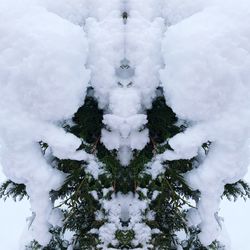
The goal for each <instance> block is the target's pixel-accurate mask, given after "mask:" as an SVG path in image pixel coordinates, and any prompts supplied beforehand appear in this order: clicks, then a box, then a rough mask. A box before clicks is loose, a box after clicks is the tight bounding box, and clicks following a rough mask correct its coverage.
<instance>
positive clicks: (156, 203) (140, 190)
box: [0, 90, 250, 250]
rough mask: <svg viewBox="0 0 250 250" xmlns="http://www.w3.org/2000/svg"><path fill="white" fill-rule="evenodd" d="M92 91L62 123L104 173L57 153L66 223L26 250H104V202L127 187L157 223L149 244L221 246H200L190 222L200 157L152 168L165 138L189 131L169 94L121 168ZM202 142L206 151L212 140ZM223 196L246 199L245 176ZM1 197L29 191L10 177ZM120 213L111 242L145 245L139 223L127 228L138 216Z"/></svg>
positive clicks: (56, 198) (57, 200)
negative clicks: (145, 138) (139, 240)
mask: <svg viewBox="0 0 250 250" xmlns="http://www.w3.org/2000/svg"><path fill="white" fill-rule="evenodd" d="M92 92H93V91H92V90H90V91H89V93H90V94H89V95H88V96H87V97H86V99H85V103H84V105H83V106H82V107H81V108H79V110H78V111H77V112H76V113H75V115H74V117H73V119H72V123H69V124H65V125H64V129H65V130H67V131H68V132H71V133H73V134H74V135H76V136H77V137H79V138H81V140H82V144H81V146H80V148H79V149H78V150H82V149H84V150H85V151H86V152H88V153H94V154H95V155H96V156H97V158H98V159H99V160H100V162H102V166H103V172H102V174H101V175H99V176H98V178H94V176H93V175H91V174H90V173H88V172H86V162H84V161H76V160H60V159H57V158H55V157H53V159H52V160H51V164H52V166H53V167H54V168H56V169H58V170H60V171H62V172H64V173H65V174H66V176H67V177H66V179H65V181H64V184H63V185H62V187H61V188H60V189H59V190H57V191H51V192H50V197H51V200H52V201H53V203H54V204H55V207H56V209H58V208H61V209H62V217H63V224H62V225H59V226H56V227H51V228H50V232H51V234H52V239H51V241H50V243H49V245H47V246H45V247H42V246H41V245H39V244H38V243H37V242H35V241H33V242H32V243H31V244H30V245H29V246H27V249H32V250H33V249H43V250H52V249H69V247H71V248H72V249H75V250H77V249H98V248H100V249H102V248H101V239H100V238H99V232H98V230H99V229H100V228H101V227H102V226H103V225H105V223H106V222H107V218H106V217H105V212H107V211H105V209H104V207H102V200H104V199H105V200H107V201H111V200H112V195H116V196H119V195H124V196H126V195H127V194H129V193H132V194H133V196H134V197H135V196H136V195H138V199H139V200H141V201H142V202H143V201H146V202H147V203H148V206H147V208H146V209H145V211H144V216H143V220H144V221H145V223H146V225H147V226H149V227H150V228H151V229H152V238H151V239H150V240H149V241H148V242H146V243H147V247H148V249H177V248H178V247H180V246H182V247H183V249H185V250H186V249H187V250H188V249H204V250H205V249H222V247H221V248H220V244H219V243H218V242H214V243H213V244H212V245H211V246H209V247H208V248H206V247H203V246H202V244H201V243H200V241H199V239H198V233H199V228H198V227H197V228H195V227H189V226H188V222H187V213H188V209H190V208H193V206H194V204H195V203H194V202H195V201H197V200H199V192H197V191H193V190H192V189H191V188H190V187H189V186H188V184H187V183H186V181H185V179H184V176H185V174H186V173H187V172H188V171H190V170H192V169H193V168H195V167H198V164H199V162H198V159H195V158H194V159H191V160H175V161H166V162H164V165H163V166H164V169H162V170H161V171H160V172H158V175H156V174H155V173H153V174H152V173H151V174H150V173H149V171H148V168H149V163H150V162H152V159H153V158H154V157H155V156H156V155H157V154H159V153H161V152H164V151H165V150H166V149H167V148H168V149H170V146H169V144H168V140H169V139H170V138H172V137H173V136H175V135H176V134H178V133H182V132H183V131H184V130H185V129H186V125H185V124H181V123H179V122H178V119H177V117H176V115H175V114H174V112H173V111H172V110H171V109H170V108H169V107H168V106H167V105H166V103H165V99H164V97H163V96H162V95H159V96H158V97H157V98H156V99H155V100H154V102H153V104H152V108H151V109H150V110H148V111H147V117H148V124H147V127H148V129H149V136H150V142H149V143H148V144H147V145H146V147H145V148H144V149H143V150H141V151H135V152H134V157H133V160H132V161H131V163H130V164H129V166H127V167H123V166H122V165H121V164H120V163H119V161H118V159H117V152H115V151H114V152H109V151H108V150H107V149H106V148H105V147H104V145H103V144H102V143H101V141H100V136H101V129H102V128H103V124H102V119H103V111H102V110H100V109H99V108H98V104H97V102H96V100H95V98H94V97H93V96H92V94H93V93H92ZM160 92H161V91H158V93H160ZM40 145H41V150H43V152H44V155H46V151H48V148H49V145H47V144H46V143H42V142H40ZM201 148H202V149H203V150H204V154H207V152H208V150H209V143H207V144H204V145H202V147H201ZM47 157H48V156H47ZM153 169H154V170H155V168H153ZM158 170H159V169H158ZM224 195H225V196H227V197H228V198H231V197H233V198H234V199H236V198H237V197H239V196H241V197H243V198H247V197H249V196H250V188H249V186H248V185H247V184H246V183H245V182H243V181H239V182H238V183H236V184H233V185H232V184H227V185H226V186H225V192H224ZM0 196H1V197H2V198H7V197H13V198H15V199H16V198H18V199H19V200H20V199H22V198H23V197H25V196H27V193H26V191H25V186H24V185H23V184H16V183H13V182H11V181H7V182H5V183H4V184H3V185H2V187H1V189H0ZM192 204H193V205H192ZM120 205H122V203H121V204H120ZM98 213H99V216H97V214H98ZM101 213H102V216H100V215H101ZM119 219H120V220H121V224H122V227H121V229H120V230H116V231H115V239H116V242H115V243H116V244H115V245H112V247H113V248H115V249H135V248H136V249H137V248H141V247H142V245H140V244H138V245H135V243H134V237H135V234H136V233H135V232H134V230H135V229H130V228H129V224H130V220H131V219H135V218H133V217H132V218H129V217H127V218H126V219H127V220H123V218H122V217H119ZM218 220H219V217H218ZM31 223H32V222H31ZM128 228H129V229H128ZM107 233H109V232H107ZM180 233H182V236H181V237H180V235H179V234H180ZM69 235H70V237H69ZM183 235H185V237H184V236H183ZM111 244H112V243H111V242H110V247H111ZM98 246H100V247H98Z"/></svg>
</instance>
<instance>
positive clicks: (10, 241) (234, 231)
mask: <svg viewBox="0 0 250 250" xmlns="http://www.w3.org/2000/svg"><path fill="white" fill-rule="evenodd" d="M3 180H4V177H3V175H2V174H0V181H3ZM247 180H248V181H250V174H249V175H248V176H247ZM220 214H221V215H224V219H225V224H226V228H227V231H228V234H229V236H230V238H231V245H232V250H249V249H250V247H249V225H250V201H247V202H244V201H243V200H238V201H237V202H236V203H234V202H228V201H224V202H223V204H222V208H221V213H220ZM28 216H30V211H29V204H28V202H27V201H24V202H13V201H12V200H8V201H6V202H3V201H1V200H0V225H1V226H0V249H1V250H2V249H4V250H19V242H20V238H21V235H22V232H23V230H24V228H25V221H26V218H27V217H28Z"/></svg>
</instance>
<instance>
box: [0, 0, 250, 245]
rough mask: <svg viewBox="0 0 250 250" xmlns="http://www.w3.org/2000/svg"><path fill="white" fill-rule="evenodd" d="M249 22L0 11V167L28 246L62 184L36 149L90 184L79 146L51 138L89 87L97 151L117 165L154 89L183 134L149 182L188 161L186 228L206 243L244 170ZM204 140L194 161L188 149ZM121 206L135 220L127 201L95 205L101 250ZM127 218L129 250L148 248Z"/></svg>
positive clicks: (86, 8)
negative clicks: (191, 195)
mask: <svg viewBox="0 0 250 250" xmlns="http://www.w3.org/2000/svg"><path fill="white" fill-rule="evenodd" d="M124 10H126V11H127V12H128V19H127V21H126V22H125V21H123V20H122V18H121V15H122V12H123V11H124ZM249 21H250V4H249V0H228V1H223V0H210V1H208V0H207V1H205V0H127V1H119V0H109V1H103V0H60V1H59V0H54V1H49V0H35V1H32V0H0V88H1V90H0V145H1V164H2V165H3V169H4V172H5V174H6V176H7V177H8V178H10V179H11V180H13V181H14V182H17V183H24V184H25V185H26V186H27V192H28V194H29V196H30V198H31V199H30V201H31V208H32V211H33V212H34V214H35V219H34V222H33V223H32V232H33V237H34V238H35V239H37V240H38V241H39V243H40V244H42V245H46V244H47V243H48V241H49V240H50V234H49V233H48V228H49V224H50V223H51V222H53V221H56V223H59V222H58V220H56V218H55V217H54V218H52V217H53V216H52V214H55V215H56V217H59V216H58V214H57V213H53V212H52V208H53V206H52V204H51V202H50V200H49V191H50V190H51V189H58V188H59V187H60V185H61V183H62V182H63V179H64V175H63V174H62V173H60V172H59V171H57V170H55V169H53V168H52V167H51V166H50V164H49V162H48V161H49V160H48V159H49V158H48V159H47V160H46V159H45V158H44V157H43V155H42V152H41V149H40V146H39V144H38V142H39V141H44V142H47V143H48V144H49V145H50V150H51V154H53V155H54V156H56V157H59V158H70V159H77V160H86V161H89V162H90V164H89V168H88V169H87V171H89V172H90V173H92V174H93V175H94V177H95V178H97V176H98V166H97V165H96V163H95V162H94V161H93V158H92V157H91V156H89V155H88V154H86V153H85V152H83V151H81V152H79V151H78V152H76V149H77V148H78V147H79V145H80V143H81V141H80V140H79V139H78V138H76V137H75V136H73V135H71V134H68V133H66V132H65V131H64V130H63V129H62V128H61V123H62V121H64V120H67V119H70V118H71V117H72V115H73V113H74V112H76V110H77V109H78V107H79V106H80V105H81V104H82V103H83V101H84V97H85V92H86V88H87V86H88V83H89V82H90V84H91V86H92V87H93V88H94V91H95V96H96V98H97V100H98V102H99V106H100V108H103V109H105V116H104V120H103V122H104V124H105V126H106V129H103V131H102V138H101V140H102V142H103V143H104V144H105V145H106V147H107V148H108V149H110V150H113V149H116V150H118V151H119V158H120V161H121V163H122V164H123V165H125V166H126V165H128V164H129V161H130V160H131V157H132V150H134V149H137V150H141V149H142V148H143V147H144V146H145V145H146V143H147V142H148V140H149V138H148V131H147V129H144V126H145V124H146V123H147V117H146V115H145V109H147V108H150V106H151V102H152V100H153V98H154V97H155V95H156V88H157V87H158V86H162V87H163V89H164V95H165V97H166V100H167V103H168V104H169V106H171V108H172V109H173V110H174V112H175V113H176V114H177V116H178V117H179V118H180V119H183V120H186V121H187V122H188V124H189V128H188V129H187V130H186V131H185V132H184V133H182V134H179V135H177V136H175V137H174V138H172V139H171V140H170V142H169V143H170V145H171V147H172V148H173V149H174V151H166V152H165V153H163V154H162V155H159V156H157V157H156V160H155V162H154V164H153V165H152V166H151V168H152V169H151V172H152V175H153V177H154V178H155V177H156V176H157V175H158V174H159V173H160V172H161V171H162V169H161V162H163V161H164V160H175V159H183V158H185V159H191V158H193V157H195V156H198V158H199V160H200V162H201V163H202V164H201V165H200V166H199V167H198V168H197V169H194V170H193V171H191V172H190V173H188V174H187V176H186V179H187V181H188V183H189V184H190V185H191V187H192V188H193V189H199V190H200V192H201V199H200V201H199V203H198V205H197V208H198V209H197V210H192V216H190V217H191V218H190V223H191V222H192V221H193V223H194V224H195V223H196V222H197V224H199V227H200V228H201V234H200V240H201V242H202V243H203V244H204V245H209V244H210V243H211V242H212V241H213V240H214V239H216V238H217V237H218V235H219V231H220V226H219V223H218V220H217V212H218V210H219V204H220V196H221V194H222V193H223V189H224V185H225V184H226V183H234V182H236V181H238V180H239V179H241V178H242V177H243V176H244V174H245V173H246V171H247V166H248V165H249V135H250V130H249V125H248V122H249V119H250V111H249V106H250V83H249V81H250V73H249V72H250V71H249V69H250V28H249ZM85 33H86V34H85ZM86 36H87V38H86ZM121 66H123V67H122V68H121ZM124 66H125V67H124ZM126 67H127V68H126ZM207 141H211V142H212V144H211V148H210V151H209V153H208V155H207V156H206V157H205V156H204V155H202V153H201V151H200V147H201V145H202V144H203V143H205V142H207ZM154 167H155V169H154ZM44 184H46V185H44ZM127 199H128V202H131V204H132V205H133V206H134V207H135V209H133V211H136V213H137V212H138V211H140V209H141V210H143V209H145V207H144V208H142V207H141V206H145V204H137V203H136V202H138V201H139V200H138V199H135V200H133V199H132V198H131V197H130V196H127V197H123V196H120V197H118V198H117V199H116V198H114V199H112V200H111V201H110V202H107V203H105V204H104V206H105V208H106V210H107V211H108V212H109V216H110V217H109V220H110V221H109V222H110V223H108V224H106V225H105V226H103V227H102V228H101V229H100V237H103V242H104V243H103V244H104V245H105V244H106V243H107V242H108V241H110V242H112V241H115V239H114V238H112V237H113V235H112V232H114V231H115V230H116V229H117V228H119V226H120V224H119V223H120V218H121V216H120V215H121V214H123V216H125V215H124V211H122V212H121V208H120V207H119V204H120V203H121V200H124V201H126V200H127ZM133 202H134V203H133ZM136 204H137V205H136ZM123 208H124V207H123ZM126 209H127V208H126ZM129 211H130V210H129ZM138 213H139V212H138ZM112 214H113V216H112ZM131 216H132V215H131ZM132 217H133V216H132ZM134 218H137V219H138V218H139V220H138V223H137V222H136V223H135V224H134V226H133V227H134V229H135V231H136V233H137V235H136V241H137V243H139V242H140V241H143V240H144V241H145V242H146V241H148V239H150V232H149V230H148V228H146V229H145V231H144V233H143V234H142V235H141V236H140V234H139V233H138V232H140V231H141V230H142V229H141V228H142V227H144V225H143V224H141V223H140V220H141V217H140V216H138V215H136V216H135V217H134ZM144 236H145V237H144ZM105 237H109V238H105ZM113 243H114V245H115V244H116V242H113Z"/></svg>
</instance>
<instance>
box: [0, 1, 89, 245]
mask: <svg viewBox="0 0 250 250" xmlns="http://www.w3.org/2000/svg"><path fill="white" fill-rule="evenodd" d="M87 47H88V46H87V41H86V38H85V35H84V32H83V30H82V28H80V27H79V26H77V25H74V24H72V23H71V22H69V21H67V20H66V19H63V18H61V17H59V16H58V15H56V14H54V13H53V12H49V11H47V10H46V9H45V8H44V7H42V6H39V5H38V4H36V3H35V2H34V1H29V0H22V1H18V0H15V1H14V0H9V1H5V0H1V1H0V88H1V91H0V138H1V163H2V165H3V170H4V172H5V174H6V176H7V177H8V178H9V179H11V180H12V181H14V182H16V183H24V184H25V185H26V187H27V192H28V194H29V196H30V202H31V208H32V211H33V212H34V213H35V220H34V222H33V224H32V231H33V236H34V238H35V239H37V240H38V241H39V243H41V244H43V245H45V244H47V243H48V241H49V240H50V234H49V233H48V227H49V221H53V220H52V219H51V218H50V217H51V209H52V204H51V202H50V199H49V191H50V190H51V189H57V188H59V187H60V185H61V183H62V181H63V179H64V175H63V174H62V173H60V172H59V171H57V170H55V169H53V168H52V167H51V166H50V165H49V163H47V162H46V160H45V158H44V157H43V155H42V152H41V149H40V146H39V144H38V142H39V141H44V142H47V143H48V144H49V145H50V146H51V148H52V152H53V154H54V155H55V156H57V157H59V158H64V157H65V158H68V157H69V158H70V157H71V158H74V157H76V156H77V155H74V152H75V150H76V149H77V148H78V147H79V145H80V143H81V142H80V140H79V139H78V138H76V137H74V136H73V135H71V134H67V133H65V132H64V130H63V129H62V128H60V127H61V126H60V124H59V122H60V121H63V120H65V119H69V118H71V116H72V114H73V113H74V112H75V111H76V110H77V108H78V107H79V106H80V104H81V103H82V102H83V100H84V95H85V90H86V87H87V83H88V81H89V71H88V70H86V69H85V68H84V64H85V62H86V56H87ZM78 157H79V155H78ZM81 158H82V159H87V154H84V153H82V155H81Z"/></svg>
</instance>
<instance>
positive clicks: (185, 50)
mask: <svg viewBox="0 0 250 250" xmlns="http://www.w3.org/2000/svg"><path fill="white" fill-rule="evenodd" d="M249 19H250V5H249V2H248V1H245V0H241V1H237V2H236V1H233V0H232V1H227V3H223V2H222V1H215V3H214V4H213V5H211V6H209V7H207V8H205V9H204V10H203V11H200V12H197V13H196V14H194V15H192V16H190V17H189V18H187V19H184V20H182V21H181V22H179V23H177V24H175V25H172V26H171V27H170V28H169V29H168V30H167V32H166V34H165V38H164V40H163V48H162V50H163V56H164V62H165V64H166V68H165V69H164V70H162V71H161V80H162V83H163V87H164V93H165V96H166V99H167V101H168V104H169V105H170V106H171V107H172V108H173V110H174V112H176V114H177V115H178V117H179V118H181V119H185V120H187V121H189V123H190V128H189V129H187V130H186V131H185V132H184V133H183V134H179V135H177V136H176V137H174V138H173V139H171V140H170V145H171V147H172V148H173V149H174V150H175V153H174V154H173V153H172V152H166V153H165V154H163V155H162V156H161V157H162V159H165V160H166V159H170V160H172V159H180V158H187V159H190V158H192V157H194V156H196V155H198V148H199V147H200V146H201V144H202V143H205V142H207V141H211V142H212V145H211V148H210V151H209V154H208V156H207V157H206V158H205V159H202V164H201V166H199V168H197V169H194V170H192V171H191V172H190V173H189V174H188V175H187V180H188V182H189V184H190V185H191V187H192V188H193V189H199V190H200V192H201V200H200V201H199V203H198V213H199V216H200V218H201V221H202V223H201V224H200V225H199V226H200V227H201V230H202V232H201V234H200V240H201V242H202V243H203V244H204V245H209V244H210V243H211V242H212V241H213V240H214V239H215V238H216V237H217V236H218V232H219V231H220V228H219V225H218V222H217V221H216V218H215V213H216V212H217V211H218V209H219V204H220V196H221V194H222V193H223V189H224V185H225V184H226V183H234V182H236V181H238V180H239V179H241V178H242V177H243V176H244V175H245V173H246V171H247V167H248V165H249V132H250V131H249V126H248V121H249V119H250V113H249V104H250V103H249V100H250V96H249V95H250V87H249V80H250V74H249V67H250V56H249V52H250V46H249V44H250V43H249V41H250V30H249V27H248V24H247V23H248V22H247V20H249ZM218 24H219V25H218Z"/></svg>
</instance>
